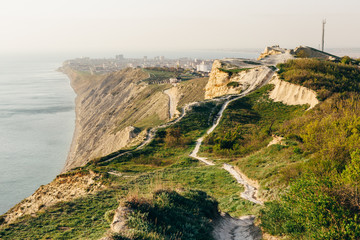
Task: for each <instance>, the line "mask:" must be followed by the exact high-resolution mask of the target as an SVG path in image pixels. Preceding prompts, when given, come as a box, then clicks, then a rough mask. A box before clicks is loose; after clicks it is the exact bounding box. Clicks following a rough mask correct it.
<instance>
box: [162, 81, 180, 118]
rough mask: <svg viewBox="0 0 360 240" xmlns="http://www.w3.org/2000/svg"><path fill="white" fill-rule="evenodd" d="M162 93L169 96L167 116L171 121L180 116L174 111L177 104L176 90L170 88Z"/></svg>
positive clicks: (177, 95)
mask: <svg viewBox="0 0 360 240" xmlns="http://www.w3.org/2000/svg"><path fill="white" fill-rule="evenodd" d="M164 93H165V94H166V95H168V96H169V116H170V119H173V118H174V117H176V115H178V114H180V112H179V111H178V110H177V109H176V108H177V105H178V102H179V94H178V90H177V89H176V87H172V88H169V89H166V90H165V91H164Z"/></svg>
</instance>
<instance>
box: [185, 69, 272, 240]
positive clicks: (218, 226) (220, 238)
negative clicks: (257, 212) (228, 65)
mask: <svg viewBox="0 0 360 240" xmlns="http://www.w3.org/2000/svg"><path fill="white" fill-rule="evenodd" d="M273 74H274V73H273V72H270V73H269V74H267V75H266V76H265V77H264V78H263V79H257V80H256V81H254V82H253V83H252V84H251V85H249V87H248V88H247V89H246V90H245V91H244V92H243V93H241V94H240V95H238V96H237V97H235V98H234V97H232V96H229V97H227V100H226V102H225V103H224V104H223V106H222V107H221V109H220V111H219V113H218V114H217V118H216V120H215V122H214V124H213V125H212V126H211V128H209V130H208V131H207V132H206V134H205V135H204V136H202V137H200V138H199V139H197V141H196V146H195V148H194V150H193V151H192V152H191V154H190V155H189V156H190V157H193V158H195V159H197V160H199V161H201V162H203V163H205V164H206V165H215V164H214V163H213V162H212V161H210V160H208V159H207V158H205V157H200V156H198V152H199V150H200V147H201V144H202V142H203V140H204V137H206V136H207V135H209V134H210V133H212V132H213V131H214V130H215V128H216V127H217V126H218V125H219V123H220V121H221V118H222V116H223V113H224V111H225V109H226V108H227V107H228V105H229V104H230V103H231V102H233V101H235V100H238V99H240V98H242V97H245V96H246V95H248V94H249V93H251V92H252V91H254V90H256V89H257V88H259V87H261V86H263V85H265V84H266V83H268V82H269V81H270V79H271V78H272V76H273ZM223 169H224V170H226V171H227V172H229V173H230V174H231V175H232V176H233V177H234V178H235V179H236V180H237V182H238V183H240V184H241V185H243V186H244V188H245V191H244V192H243V193H241V197H242V198H244V199H246V200H249V201H251V202H253V203H255V204H261V205H262V204H263V202H261V201H260V200H258V199H257V198H256V194H257V188H256V187H255V186H253V185H252V184H251V183H250V182H248V181H246V179H245V178H243V177H242V176H241V174H240V173H239V172H237V171H236V169H235V168H234V167H233V166H231V165H230V164H224V165H223ZM254 219H255V217H254V216H243V217H241V218H232V217H231V216H229V215H226V214H225V215H222V216H221V217H220V218H219V219H218V220H217V221H216V223H215V224H214V231H213V236H214V238H215V239H217V240H225V239H226V240H227V239H234V240H235V239H240V240H257V239H261V231H260V229H259V227H257V226H255V225H254Z"/></svg>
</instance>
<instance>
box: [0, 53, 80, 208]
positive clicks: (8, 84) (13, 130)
mask: <svg viewBox="0 0 360 240" xmlns="http://www.w3.org/2000/svg"><path fill="white" fill-rule="evenodd" d="M61 65H62V61H61V60H60V59H54V58H47V57H40V58H37V57H22V56H17V57H16V58H15V57H14V58H11V57H7V58H3V59H0V214H3V213H5V212H6V211H7V210H8V209H9V208H11V207H12V206H14V205H15V204H16V203H18V202H20V201H21V200H22V199H24V198H26V197H28V196H30V195H31V194H32V193H33V192H34V191H35V190H36V189H37V188H39V187H40V185H43V184H47V183H49V182H50V181H51V180H52V179H54V177H55V176H56V175H57V174H59V173H60V171H61V169H62V168H63V166H64V163H65V160H66V157H67V153H68V150H69V148H70V143H71V139H72V134H73V131H74V125H75V111H74V99H75V94H74V92H73V90H72V88H71V87H70V82H69V79H68V78H67V76H66V75H65V74H63V73H61V72H58V71H56V70H57V68H58V67H60V66H61Z"/></svg>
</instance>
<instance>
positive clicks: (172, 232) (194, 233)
mask: <svg viewBox="0 0 360 240" xmlns="http://www.w3.org/2000/svg"><path fill="white" fill-rule="evenodd" d="M124 205H125V206H127V207H128V208H130V209H131V210H132V211H133V212H131V213H130V214H129V216H128V222H127V225H128V228H129V229H128V230H127V231H125V233H121V234H117V235H115V239H154V240H155V239H156V240H157V239H189V240H191V239H193V240H195V239H198V240H201V239H203V240H207V239H209V240H211V239H213V238H212V236H211V231H212V229H213V227H212V224H211V222H212V219H214V218H215V217H216V216H217V202H216V201H215V200H214V199H212V198H211V197H209V196H208V195H207V194H206V193H205V192H201V191H194V190H190V191H181V192H180V193H179V192H176V191H171V190H157V191H155V192H154V194H153V197H151V198H136V197H135V198H132V199H130V200H128V201H127V202H126V203H125V204H124Z"/></svg>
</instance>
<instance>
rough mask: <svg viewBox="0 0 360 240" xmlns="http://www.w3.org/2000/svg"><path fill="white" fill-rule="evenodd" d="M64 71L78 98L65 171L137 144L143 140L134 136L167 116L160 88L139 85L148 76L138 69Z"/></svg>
mask: <svg viewBox="0 0 360 240" xmlns="http://www.w3.org/2000/svg"><path fill="white" fill-rule="evenodd" d="M65 72H66V73H67V74H68V76H69V77H70V79H71V84H72V87H73V88H74V90H75V92H76V93H77V98H76V126H75V132H74V136H73V141H72V145H71V148H70V152H69V155H68V159H67V162H66V166H65V168H64V171H68V170H70V169H72V168H75V167H79V166H83V165H85V164H86V163H88V162H89V161H90V160H92V159H94V158H98V157H102V156H105V155H107V154H110V153H112V152H115V151H118V150H119V149H121V148H123V147H125V146H132V145H135V144H138V143H139V142H140V141H141V140H142V139H141V138H139V137H137V136H138V135H140V137H144V136H145V134H146V128H148V127H152V126H155V125H157V124H159V123H162V122H165V121H167V120H168V119H169V112H168V108H169V106H168V98H167V96H166V95H165V94H164V93H163V92H162V91H161V88H155V87H154V86H149V85H146V84H141V82H140V81H141V80H142V79H145V78H147V77H148V74H147V73H145V72H144V71H142V70H141V69H130V68H128V69H124V70H122V71H119V72H115V73H111V74H107V75H101V76H98V75H82V74H81V73H78V72H75V71H73V70H72V69H69V68H66V71H65ZM133 126H135V127H133ZM137 126H140V127H142V130H143V131H142V132H141V131H139V129H138V128H136V127H137Z"/></svg>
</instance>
